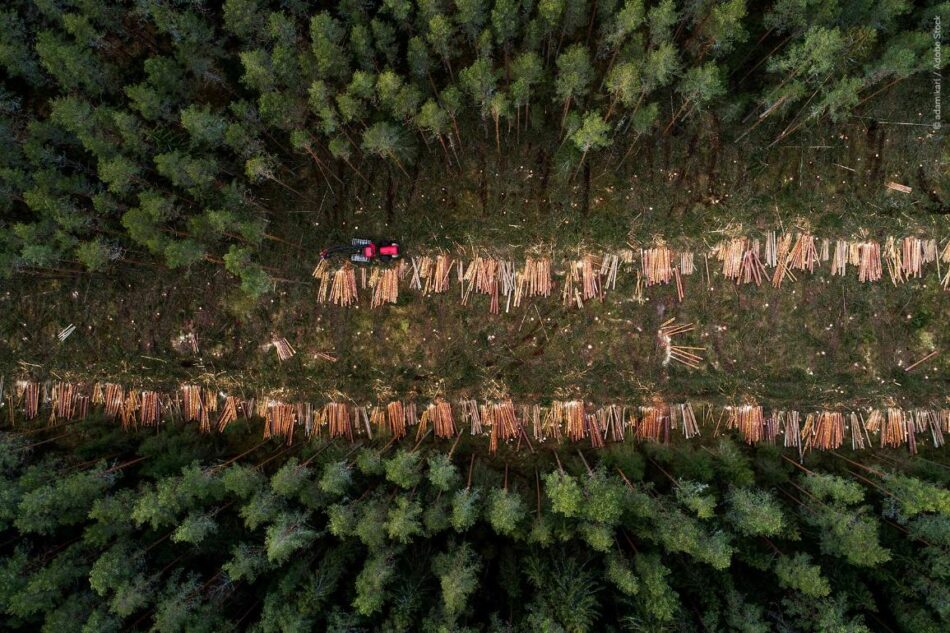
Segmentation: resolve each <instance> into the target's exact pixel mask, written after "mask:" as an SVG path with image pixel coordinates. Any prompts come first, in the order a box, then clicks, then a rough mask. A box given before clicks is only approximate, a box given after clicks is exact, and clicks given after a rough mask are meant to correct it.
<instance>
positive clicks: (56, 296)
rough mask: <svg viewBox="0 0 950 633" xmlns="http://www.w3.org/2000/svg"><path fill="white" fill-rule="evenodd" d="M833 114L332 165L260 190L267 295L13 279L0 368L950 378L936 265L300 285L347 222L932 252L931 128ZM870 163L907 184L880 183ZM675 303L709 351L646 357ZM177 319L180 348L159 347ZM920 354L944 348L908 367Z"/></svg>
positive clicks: (414, 246)
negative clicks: (599, 298)
mask: <svg viewBox="0 0 950 633" xmlns="http://www.w3.org/2000/svg"><path fill="white" fill-rule="evenodd" d="M844 129H845V132H843V133H839V134H838V135H836V136H835V137H834V138H832V139H828V138H824V137H816V138H810V137H808V136H807V135H804V134H803V135H801V136H800V137H799V138H798V141H797V144H796V145H793V146H783V147H779V148H776V149H775V150H773V151H772V152H771V153H769V154H767V155H765V156H764V157H743V156H742V155H741V153H742V148H741V147H732V146H728V147H725V146H723V144H722V143H721V142H720V140H719V139H718V137H717V136H716V131H715V129H710V130H706V131H704V132H703V133H702V135H701V136H697V137H696V138H692V139H677V140H676V142H672V141H671V142H669V143H666V142H663V143H660V144H659V145H657V146H654V147H644V148H642V150H639V151H637V152H634V153H633V154H632V158H631V159H630V160H629V163H630V164H628V165H626V166H622V167H621V168H620V169H617V168H616V166H614V165H600V164H594V165H593V167H591V168H590V169H589V170H586V169H585V170H582V171H581V172H579V173H578V174H576V175H575V177H574V178H572V179H566V178H557V177H556V176H555V175H554V174H553V173H552V172H553V171H555V170H556V169H557V166H556V165H552V161H550V160H538V156H537V155H536V154H535V153H533V152H532V150H531V149H530V148H525V149H523V151H522V152H521V154H520V156H519V155H515V154H511V155H505V156H501V157H495V156H493V155H487V156H485V155H482V154H479V153H478V152H476V151H474V150H473V152H472V155H471V160H470V162H468V163H466V164H465V165H464V166H463V167H462V168H459V169H457V172H453V171H452V169H454V168H449V167H448V166H447V165H445V164H444V163H437V162H436V163H428V164H427V163H420V164H419V165H420V166H419V167H417V170H416V172H415V173H414V174H413V178H412V179H411V181H410V183H409V184H408V186H407V183H406V182H405V180H404V178H403V179H402V180H399V181H396V182H395V184H394V182H392V181H389V182H387V180H388V179H390V178H392V172H387V171H377V172H369V171H367V172H366V173H365V174H364V176H365V177H366V179H367V181H368V182H363V181H362V180H360V179H359V178H356V177H354V176H353V175H352V174H343V176H344V177H343V178H342V180H343V181H344V182H346V183H347V186H348V188H346V189H343V190H341V189H340V188H339V187H337V188H336V189H334V191H333V192H332V194H330V193H329V192H328V190H327V189H326V188H325V187H323V186H318V185H319V183H316V182H315V185H314V189H313V190H312V191H309V192H306V193H305V194H304V196H305V198H304V199H299V198H298V199H295V200H289V199H287V198H285V197H284V196H283V194H281V193H279V192H275V202H277V203H279V205H293V206H292V207H291V208H290V209H289V212H288V213H286V214H283V219H282V220H281V223H279V224H277V223H276V221H275V224H274V225H273V226H272V227H271V228H270V231H271V232H272V233H276V234H277V235H279V236H283V237H282V238H281V239H282V240H284V241H280V242H269V243H268V244H269V247H270V248H271V250H270V251H269V253H268V264H269V266H270V269H269V272H271V274H272V275H273V276H274V277H275V278H276V279H278V283H277V285H276V291H275V292H274V293H271V294H269V295H267V296H265V298H264V300H263V301H261V302H258V303H257V304H253V305H251V304H248V303H247V302H245V301H243V300H242V299H241V298H240V296H239V293H237V291H236V290H235V287H234V281H233V279H232V278H231V277H230V276H229V275H228V274H227V273H226V272H225V271H224V270H223V269H222V268H221V267H220V266H211V265H207V266H197V267H195V268H193V269H191V270H187V271H167V270H164V269H161V268H157V267H152V266H150V265H141V266H138V267H135V266H125V267H123V268H122V269H121V270H117V271H114V272H112V271H110V272H107V273H104V274H91V275H82V276H74V275H62V276H59V277H58V278H57V277H56V275H55V273H54V276H53V278H44V277H40V276H33V277H28V276H21V277H19V278H16V279H14V280H12V281H11V282H10V283H9V285H8V286H7V289H6V291H5V292H4V293H3V295H2V296H0V328H2V330H3V331H4V332H5V334H6V336H5V337H4V338H5V340H4V341H0V367H3V373H4V374H5V375H8V376H13V375H24V374H26V375H33V376H36V377H43V378H45V377H50V376H54V377H55V376H59V377H63V378H65V377H70V378H72V379H75V380H83V381H91V380H98V379H111V380H125V381H128V382H130V383H133V384H139V385H147V384H151V385H163V386H169V385H172V384H175V383H177V382H179V381H183V380H194V381H199V382H202V383H206V384H214V385H218V386H220V387H221V388H222V389H229V390H238V391H241V392H243V393H249V394H250V393H262V392H264V393H268V394H271V395H275V396H276V395H281V394H284V395H285V396H286V397H307V398H311V399H320V398H324V397H326V398H329V397H332V396H333V394H340V393H342V394H345V395H346V396H349V397H351V398H354V399H357V400H364V401H370V400H376V399H384V398H387V397H390V396H396V397H411V396H412V395H419V396H421V397H434V396H436V395H445V396H448V397H461V396H470V397H501V396H509V397H512V398H515V399H523V400H531V401H547V400H550V399H554V398H584V399H587V400H592V401H597V402H609V401H617V400H618V399H621V398H622V399H623V400H624V401H625V402H636V401H638V400H639V401H648V400H650V399H652V398H654V397H657V396H659V397H663V398H665V399H667V400H668V401H682V400H684V399H690V400H693V401H700V402H711V403H717V404H736V403H740V402H743V401H746V400H750V399H754V400H757V401H759V402H761V403H763V404H767V405H769V406H775V407H779V406H781V407H795V406H798V407H801V408H804V409H810V408H815V407H819V406H821V407H836V406H849V407H863V406H870V405H875V406H881V405H882V404H887V403H895V404H900V405H903V406H925V405H928V404H932V403H934V402H938V401H942V400H943V399H945V398H946V396H947V394H948V393H950V328H947V327H946V322H945V315H946V314H947V309H948V307H950V292H946V291H944V290H943V289H942V288H941V287H940V284H939V278H938V277H937V275H936V272H930V273H929V274H928V275H927V276H925V277H924V278H922V279H915V280H911V281H909V282H907V283H904V284H901V285H898V286H894V285H892V284H891V283H890V282H889V281H888V280H887V277H886V274H885V278H884V279H883V280H882V281H880V282H878V283H874V284H860V283H858V281H857V279H856V275H855V274H854V273H853V272H851V273H849V275H848V277H846V278H831V277H829V275H828V270H827V264H825V268H824V269H821V270H820V271H819V272H816V273H815V274H814V275H802V276H800V277H799V278H798V280H797V281H795V282H786V283H785V284H783V286H782V287H781V288H780V289H774V288H772V287H770V286H769V285H768V283H765V284H763V286H762V287H759V288H756V287H753V286H740V287H736V286H735V285H734V284H732V283H730V282H728V281H726V280H724V279H723V278H722V277H721V276H718V275H717V274H713V277H712V282H711V283H710V284H709V285H708V287H707V284H706V282H705V281H704V279H703V274H702V272H701V271H699V270H698V271H697V275H694V276H693V277H690V278H686V280H685V282H686V296H685V299H684V300H683V302H682V303H679V302H678V301H677V298H676V292H675V289H674V288H673V287H672V286H663V287H654V288H650V289H648V290H647V291H646V293H645V296H646V299H647V300H646V301H645V302H643V303H639V302H637V301H635V300H634V299H633V296H634V285H635V283H634V281H633V276H632V275H631V274H626V275H624V274H621V275H620V277H619V279H618V283H617V287H616V289H615V290H611V291H609V292H608V294H607V297H606V299H605V300H604V301H603V302H602V303H598V302H592V303H589V304H588V305H587V306H585V307H584V309H581V310H579V309H577V308H571V307H565V306H563V305H562V304H561V302H560V297H559V296H556V295H557V287H558V286H556V289H555V293H554V294H552V296H551V297H550V298H546V299H529V300H526V301H525V302H524V303H523V305H522V306H521V307H519V308H516V309H512V310H511V311H510V312H509V313H505V312H504V311H503V312H502V314H500V315H491V314H489V310H488V305H487V299H486V298H485V297H475V298H473V300H472V301H470V302H469V305H467V306H463V305H461V304H460V301H459V294H458V290H459V289H458V286H457V285H453V286H452V288H451V290H450V292H449V293H448V294H447V295H445V296H440V297H428V298H425V299H423V298H422V297H421V295H420V294H419V293H417V292H410V291H406V290H405V289H403V291H402V292H401V295H400V298H399V301H398V303H397V304H395V305H388V306H383V307H382V308H380V309H376V310H370V309H369V307H368V301H364V302H363V304H362V305H360V306H358V307H352V308H339V307H336V306H332V305H326V304H324V305H320V304H318V303H317V302H316V300H315V291H316V283H315V282H314V280H313V279H312V278H311V277H310V272H311V270H312V268H313V266H314V265H315V264H316V262H317V259H318V256H317V253H318V251H319V249H320V247H322V246H324V245H326V244H328V243H332V242H333V241H336V240H340V239H348V237H349V236H353V235H357V236H371V237H391V238H396V239H399V240H400V241H401V242H403V243H404V244H405V248H406V250H407V251H408V254H409V255H411V254H413V252H414V250H415V251H416V252H418V251H425V252H427V253H431V252H432V251H434V250H435V249H437V248H446V249H449V250H451V251H454V252H459V251H461V250H464V251H466V252H469V253H471V252H474V251H479V252H488V253H493V254H497V255H499V256H507V257H511V258H514V259H518V260H520V259H521V258H522V257H523V255H524V253H525V251H526V249H529V248H530V249H535V250H538V251H544V252H549V253H553V254H554V259H555V264H557V263H559V261H560V260H562V259H566V258H568V257H571V256H576V255H577V254H578V253H581V252H600V251H602V250H605V249H607V250H609V249H616V248H621V247H625V246H626V245H635V246H636V245H641V244H649V243H651V242H652V240H653V239H654V238H655V237H657V236H662V237H663V238H665V239H666V240H667V241H668V242H669V243H670V244H671V245H672V246H674V247H676V246H677V244H690V245H692V246H694V247H696V250H697V251H699V250H700V248H704V249H705V248H708V247H709V246H710V245H712V244H714V243H715V242H717V241H718V240H719V239H722V236H723V234H724V233H729V234H748V233H749V232H756V233H760V232H761V231H764V230H770V229H777V230H780V231H781V230H789V231H792V230H800V229H801V228H803V227H804V228H808V229H810V230H811V231H813V232H814V233H815V234H816V235H817V236H818V237H819V238H821V237H829V238H832V239H835V238H846V237H849V236H858V235H869V236H871V237H874V238H876V239H878V240H880V241H882V242H883V239H884V238H885V237H886V236H895V237H903V236H904V235H920V236H927V237H932V238H937V239H938V242H939V244H940V246H941V248H942V247H943V245H944V243H945V242H946V239H947V238H950V215H947V214H940V213H936V214H935V213H931V212H928V211H927V210H926V209H927V208H928V195H929V194H928V191H927V188H928V187H930V186H933V184H932V182H931V180H932V179H933V178H934V174H939V164H940V153H939V147H937V146H927V144H926V143H927V139H926V135H918V134H917V133H916V132H903V131H900V133H895V132H893V129H894V128H885V127H880V126H875V127H873V128H865V127H862V126H861V125H855V126H853V131H852V132H848V131H847V130H848V129H849V128H847V127H845V128H844ZM921 139H923V141H922V140H921ZM921 143H923V144H921ZM473 144H474V143H473ZM477 146H478V147H479V148H481V150H480V151H484V149H485V147H487V146H486V144H485V143H478V144H477ZM914 146H917V148H918V150H920V151H919V152H918V156H919V160H920V163H919V165H913V166H906V165H901V164H899V163H898V161H897V160H896V158H892V157H896V156H907V155H913V150H912V149H911V147H914ZM681 148H685V149H682V151H683V153H682V154H680V153H678V152H679V151H680V149H681ZM542 158H543V157H542ZM519 159H520V160H519ZM531 160H535V163H534V164H532V163H531V162H530V161H531ZM673 165H676V166H677V169H675V170H673V169H671V166H673ZM888 180H894V181H897V182H902V183H907V184H909V185H911V186H912V187H913V189H914V191H913V193H911V194H903V193H898V192H894V191H889V190H887V189H886V188H885V187H884V182H886V181H888ZM318 198H319V199H320V200H321V201H322V202H321V203H320V204H316V203H315V202H314V201H315V200H317V199H318ZM272 206H276V205H272ZM929 206H930V207H932V205H929ZM331 207H332V208H331ZM796 227H797V228H796ZM138 256H139V254H136V253H130V255H129V257H130V258H135V257H138ZM143 259H145V258H144V257H143ZM700 261H701V260H697V268H701V267H702V264H701V263H700ZM628 266H629V265H628ZM555 281H556V283H557V281H558V280H557V279H556V280H555ZM364 293H365V291H364ZM672 317H675V318H676V319H677V320H678V322H680V323H695V324H696V325H697V328H696V330H695V331H693V332H691V333H689V334H688V335H686V337H685V338H683V340H682V343H683V344H685V345H694V346H701V347H705V351H704V352H702V355H703V356H704V361H703V362H702V364H701V366H700V368H699V369H689V368H686V367H681V366H675V365H674V366H666V365H664V364H663V362H662V356H663V355H662V353H661V350H659V349H658V347H657V344H656V332H657V329H658V327H659V325H660V324H661V323H662V322H664V321H666V320H667V319H669V318H672ZM69 324H75V325H76V326H77V331H76V332H75V333H74V334H73V335H72V336H71V337H70V338H69V339H67V340H66V341H65V342H64V343H62V344H61V343H59V342H58V341H57V339H56V334H57V333H58V332H59V331H60V330H61V329H62V328H63V327H65V326H67V325H69ZM188 331H193V332H195V334H196V336H197V340H198V344H199V353H198V354H197V355H196V354H193V353H192V352H190V351H187V350H186V351H184V352H182V351H179V346H177V345H176V340H177V339H178V337H179V336H180V335H181V334H182V333H185V332H188ZM275 336H281V337H285V338H287V339H288V341H289V342H290V343H291V344H292V345H293V346H294V347H295V348H296V350H297V352H298V354H297V355H296V356H295V357H294V358H292V359H290V360H289V361H288V362H284V363H281V362H279V361H278V360H277V357H276V355H275V354H274V352H273V350H266V349H262V346H264V345H266V343H268V342H269V341H271V340H272V339H273V338H274V337H275ZM934 349H938V350H947V351H946V353H942V354H940V355H938V356H937V357H936V358H934V359H932V360H931V361H928V363H926V364H925V365H922V366H921V367H919V368H918V369H916V370H915V371H914V372H913V373H907V372H905V371H904V369H903V368H904V367H906V366H907V365H909V364H910V363H912V362H914V361H915V360H917V359H919V358H921V357H923V356H924V355H926V354H927V353H929V352H930V351H931V350H934ZM318 352H325V353H329V354H332V355H333V356H335V357H336V358H337V360H336V362H330V361H328V360H325V359H323V358H321V357H318V356H317V353H318Z"/></svg>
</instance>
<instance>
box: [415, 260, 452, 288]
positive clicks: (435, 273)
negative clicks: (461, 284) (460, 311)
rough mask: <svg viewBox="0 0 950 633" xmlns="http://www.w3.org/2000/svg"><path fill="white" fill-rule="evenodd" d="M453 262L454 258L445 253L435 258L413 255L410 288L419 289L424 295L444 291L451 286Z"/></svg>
mask: <svg viewBox="0 0 950 633" xmlns="http://www.w3.org/2000/svg"><path fill="white" fill-rule="evenodd" d="M452 263H453V262H452V258H451V257H449V256H448V255H446V254H444V253H439V254H438V255H436V256H435V258H432V257H429V256H424V257H413V258H412V277H411V278H410V282H409V288H410V290H419V291H421V292H422V294H423V295H430V294H442V293H444V292H445V291H446V290H448V288H449V275H450V274H451V273H452Z"/></svg>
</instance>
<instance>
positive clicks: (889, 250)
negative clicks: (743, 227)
mask: <svg viewBox="0 0 950 633" xmlns="http://www.w3.org/2000/svg"><path fill="white" fill-rule="evenodd" d="M763 245H764V255H763V248H762V247H763ZM637 253H638V256H639V258H640V261H639V265H637V266H632V267H631V270H632V272H633V279H632V283H633V284H634V285H635V287H636V288H635V293H634V297H635V298H636V299H637V300H641V301H642V300H643V297H642V293H643V289H644V288H649V287H651V286H655V285H665V284H674V283H675V284H676V289H677V296H678V297H679V299H680V300H681V301H682V299H683V297H684V296H685V287H684V285H683V280H682V277H688V276H690V275H693V274H694V273H695V254H694V253H693V252H692V251H690V250H687V249H683V250H678V251H676V252H674V251H673V250H672V249H670V248H668V247H667V246H666V245H665V243H664V242H663V240H662V239H658V240H657V241H656V243H655V244H654V246H652V247H651V248H643V249H639V250H638V251H637ZM709 256H712V257H713V258H714V259H715V260H717V261H718V262H720V263H721V268H720V269H719V272H720V274H721V275H722V276H723V277H724V278H726V279H728V280H730V281H733V282H735V283H736V284H740V285H741V284H755V285H757V286H758V285H761V284H762V283H763V282H764V281H765V280H766V279H767V278H768V279H770V281H771V283H772V285H773V286H774V287H776V288H780V287H781V285H782V283H783V282H784V281H785V280H786V279H789V280H792V281H795V279H796V277H795V275H796V273H798V272H806V273H810V274H813V273H814V272H815V269H816V268H819V267H820V265H821V262H823V261H828V262H829V263H830V267H829V268H830V274H831V276H832V277H844V276H846V275H847V274H848V269H849V268H851V267H856V268H857V275H858V279H859V281H861V282H862V283H863V282H876V281H879V280H880V279H881V278H882V276H883V270H884V268H885V267H886V268H887V271H888V274H889V277H890V279H891V281H892V283H894V284H898V283H904V282H906V281H908V280H911V279H918V278H922V277H923V275H924V273H925V270H926V266H927V265H930V264H936V268H937V273H938V280H939V281H940V282H941V284H942V285H943V286H945V287H946V288H948V289H950V244H946V245H945V246H944V249H943V250H942V251H941V250H940V248H939V245H938V241H937V240H935V239H932V238H921V237H916V236H904V237H893V236H891V237H887V238H886V240H885V243H884V246H883V247H882V246H881V244H880V243H879V242H877V241H875V240H872V239H866V238H861V239H859V240H849V239H829V238H822V239H818V238H816V237H815V236H814V235H813V234H812V233H810V232H808V231H803V232H797V233H783V234H778V233H777V232H776V231H767V232H766V233H765V234H764V237H763V236H759V237H755V236H737V237H730V238H727V239H725V240H722V241H720V242H718V243H717V244H716V245H715V246H713V247H712V249H710V250H708V251H707V252H706V253H704V258H705V261H706V279H705V281H706V282H707V284H709V283H710V282H711V281H712V279H711V277H710V274H709V273H710V271H709V266H708V257H709ZM634 259H635V253H634V251H632V250H621V251H618V252H606V253H602V254H600V255H594V254H584V255H581V256H580V258H579V259H573V260H570V261H567V262H566V265H565V268H564V270H563V278H564V280H563V283H562V285H561V288H560V291H561V300H562V303H563V304H564V305H565V306H571V305H576V306H578V307H583V306H584V304H585V303H587V302H589V301H591V300H593V299H595V298H596V299H600V300H603V299H604V297H605V293H606V291H607V290H613V289H615V288H616V284H617V283H618V281H620V277H621V275H620V264H622V263H632V262H633V261H634ZM942 264H945V265H946V267H947V271H946V274H944V272H943V270H942V266H941V265H942ZM453 267H454V268H455V271H456V276H457V281H458V283H459V285H460V291H461V298H462V304H463V305H468V303H469V300H470V297H471V295H472V294H473V293H474V294H482V295H486V296H488V297H489V306H490V307H489V310H490V312H491V313H492V314H499V313H500V312H501V299H502V298H505V299H506V305H505V311H506V312H507V311H509V310H510V308H511V307H512V304H513V305H514V307H519V306H521V305H522V303H523V301H524V299H525V298H527V297H548V296H550V295H551V294H552V293H553V292H555V287H554V286H555V284H554V282H553V279H554V275H555V273H556V271H555V270H554V264H552V261H551V259H550V258H549V257H536V256H529V257H526V258H525V260H524V261H523V263H520V264H519V263H518V262H515V261H511V260H504V259H498V258H495V257H488V256H483V255H479V254H475V255H473V259H471V260H470V261H469V263H468V264H467V265H466V264H465V263H463V261H462V259H460V258H453V256H452V255H449V254H446V253H442V252H439V253H434V254H432V255H419V256H414V257H412V258H411V259H410V260H402V261H400V262H399V263H398V264H397V265H396V266H395V267H393V268H378V267H377V268H361V269H360V275H359V277H360V286H359V287H361V288H363V289H372V292H371V294H370V303H371V305H372V306H373V307H379V306H382V305H385V304H388V303H395V302H396V301H397V299H398V294H399V289H398V286H399V280H400V279H408V286H409V289H410V290H413V291H416V292H418V293H419V294H420V295H422V296H423V297H429V296H431V295H439V294H444V293H445V292H447V291H448V289H449V286H450V285H451V278H452V269H453ZM770 269H771V272H768V271H769V270H770ZM313 277H314V279H316V281H317V283H318V289H317V301H318V302H319V303H332V304H334V305H339V306H351V305H353V304H355V303H356V302H357V300H358V286H357V279H356V273H355V270H354V269H353V266H352V265H351V264H350V263H349V262H345V263H344V264H343V265H342V266H341V267H340V268H339V269H336V270H331V268H330V267H329V264H328V262H327V260H322V261H320V263H319V264H318V265H317V266H316V267H315V269H314V271H313ZM195 347H197V344H196V343H195Z"/></svg>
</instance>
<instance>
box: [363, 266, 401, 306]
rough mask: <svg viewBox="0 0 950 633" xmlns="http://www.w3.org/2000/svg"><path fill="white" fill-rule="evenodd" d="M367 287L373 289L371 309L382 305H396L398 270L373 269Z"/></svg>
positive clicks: (397, 297)
mask: <svg viewBox="0 0 950 633" xmlns="http://www.w3.org/2000/svg"><path fill="white" fill-rule="evenodd" d="M369 279H370V280H369V286H370V287H371V288H373V300H372V302H371V304H370V307H372V308H378V307H379V306H381V305H383V304H384V303H396V301H398V300H399V270H398V269H396V268H383V269H379V268H374V269H373V272H372V273H371V274H370V278H369Z"/></svg>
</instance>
